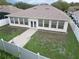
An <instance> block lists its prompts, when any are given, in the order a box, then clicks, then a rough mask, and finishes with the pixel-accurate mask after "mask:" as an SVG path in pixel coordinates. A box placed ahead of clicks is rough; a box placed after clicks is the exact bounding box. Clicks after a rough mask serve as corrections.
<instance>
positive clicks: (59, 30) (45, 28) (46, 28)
mask: <svg viewBox="0 0 79 59" xmlns="http://www.w3.org/2000/svg"><path fill="white" fill-rule="evenodd" d="M31 21H33V22H34V21H36V27H31ZM18 22H19V19H18ZM23 23H24V22H23ZM9 24H10V25H12V26H20V27H28V28H36V29H44V30H51V31H58V32H67V27H68V22H65V23H64V29H58V21H57V26H56V28H51V21H49V27H44V20H43V27H39V26H38V19H28V26H27V25H25V24H20V22H19V24H12V23H11V22H10V18H9Z"/></svg>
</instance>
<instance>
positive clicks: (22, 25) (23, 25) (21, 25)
mask: <svg viewBox="0 0 79 59" xmlns="http://www.w3.org/2000/svg"><path fill="white" fill-rule="evenodd" d="M8 19H9V25H11V26H19V27H29V25H25V24H24V21H23V24H20V21H19V18H18V23H19V24H15V21H14V24H13V23H11V21H10V18H8Z"/></svg>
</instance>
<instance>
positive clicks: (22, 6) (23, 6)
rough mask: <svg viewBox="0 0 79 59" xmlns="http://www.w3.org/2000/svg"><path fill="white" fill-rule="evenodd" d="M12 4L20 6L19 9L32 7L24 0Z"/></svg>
mask: <svg viewBox="0 0 79 59" xmlns="http://www.w3.org/2000/svg"><path fill="white" fill-rule="evenodd" d="M14 6H16V7H17V8H20V9H27V8H30V7H33V5H31V4H27V3H24V2H17V3H15V5H14Z"/></svg>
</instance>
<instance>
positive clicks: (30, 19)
mask: <svg viewBox="0 0 79 59" xmlns="http://www.w3.org/2000/svg"><path fill="white" fill-rule="evenodd" d="M7 16H8V19H9V24H10V25H12V26H21V27H28V28H36V29H43V30H50V31H59V32H67V28H68V19H69V17H68V16H67V15H66V14H65V13H64V12H62V11H60V10H59V9H57V8H55V7H53V6H51V5H38V6H35V7H32V8H29V9H26V10H24V11H21V12H20V11H19V12H17V13H13V14H9V15H7Z"/></svg>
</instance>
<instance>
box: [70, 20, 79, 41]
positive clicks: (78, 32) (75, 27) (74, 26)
mask: <svg viewBox="0 0 79 59" xmlns="http://www.w3.org/2000/svg"><path fill="white" fill-rule="evenodd" d="M69 24H70V26H71V28H72V30H73V32H74V34H75V36H76V38H77V40H78V42H79V28H78V27H77V25H76V24H75V23H74V22H73V20H71V19H70V20H69Z"/></svg>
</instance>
